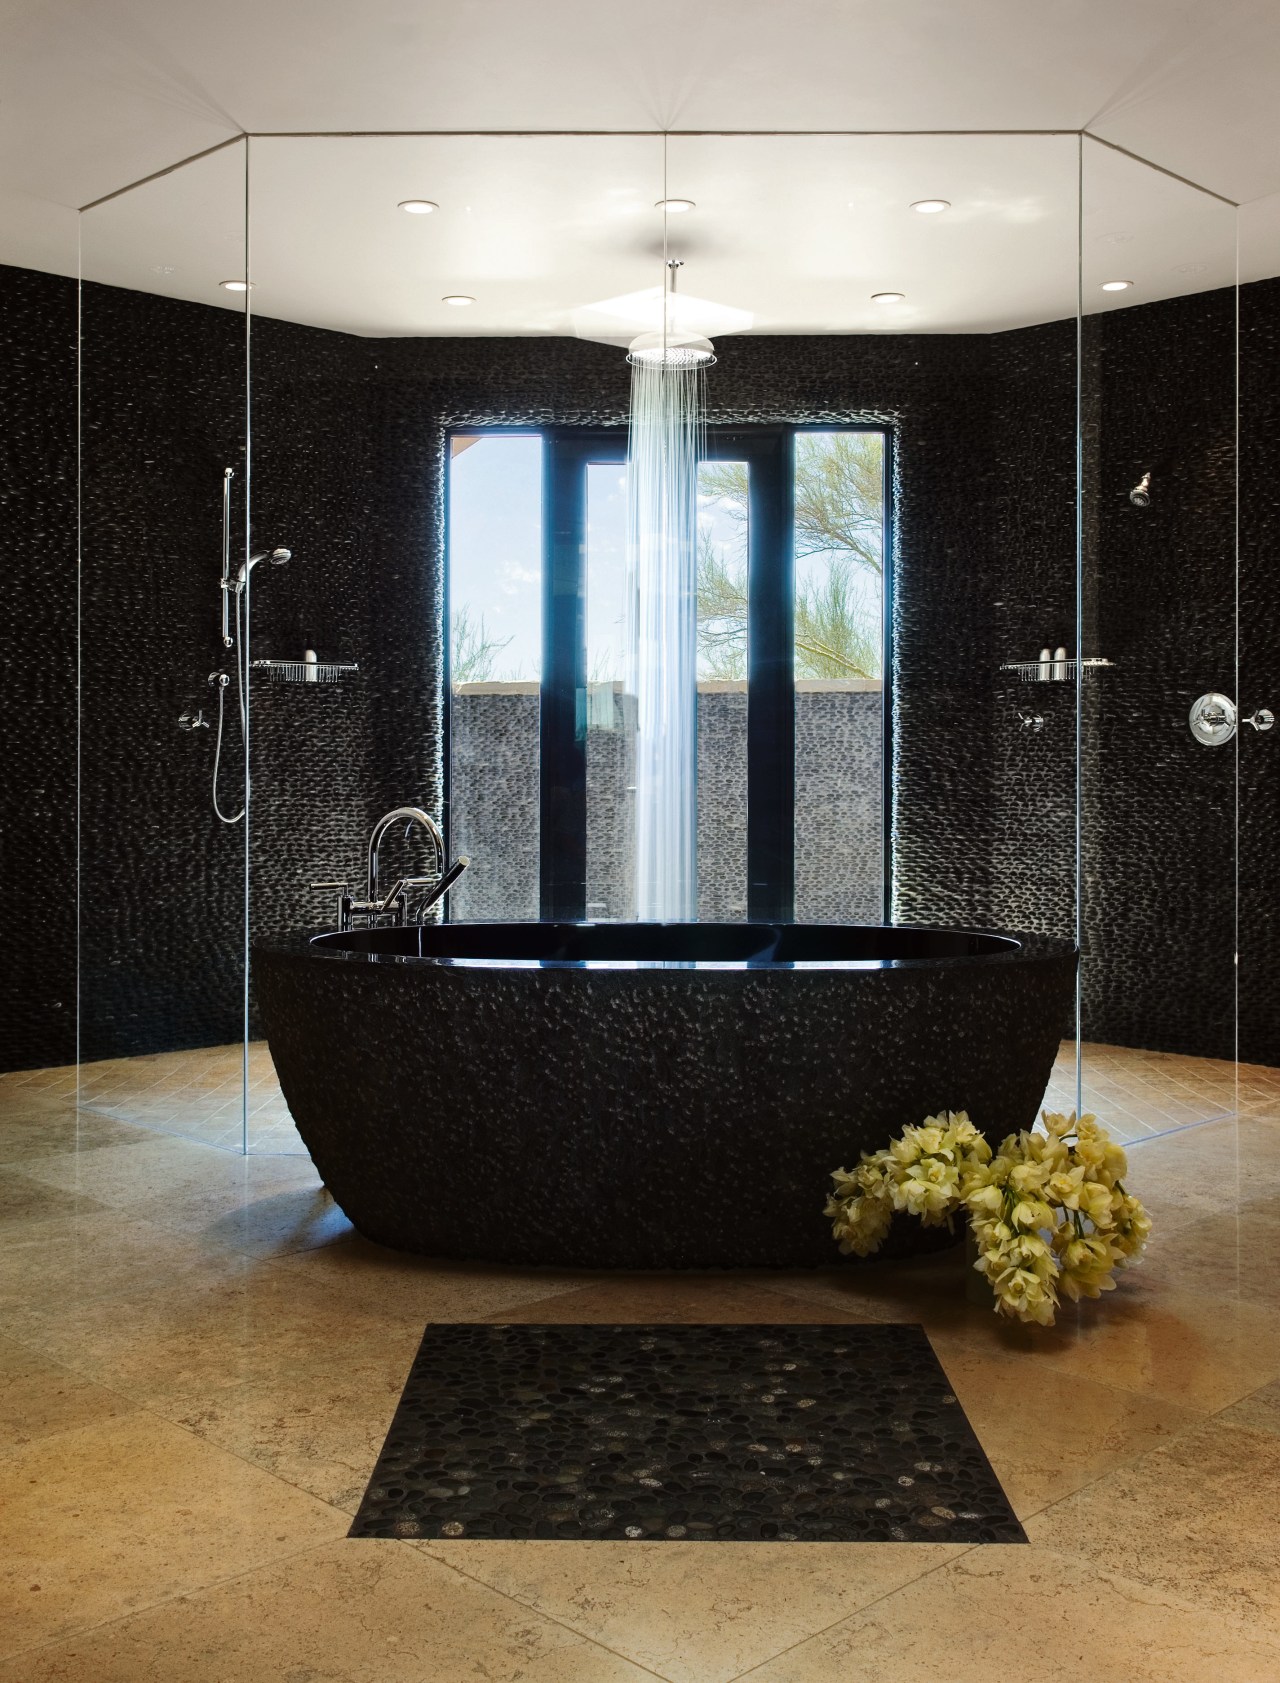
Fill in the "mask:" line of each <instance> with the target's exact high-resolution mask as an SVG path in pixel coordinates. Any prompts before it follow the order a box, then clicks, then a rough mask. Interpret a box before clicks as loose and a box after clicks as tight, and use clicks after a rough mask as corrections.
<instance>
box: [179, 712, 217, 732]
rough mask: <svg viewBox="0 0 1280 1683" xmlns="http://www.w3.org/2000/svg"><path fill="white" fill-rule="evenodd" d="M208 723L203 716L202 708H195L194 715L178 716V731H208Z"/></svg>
mask: <svg viewBox="0 0 1280 1683" xmlns="http://www.w3.org/2000/svg"><path fill="white" fill-rule="evenodd" d="M208 728H209V721H208V719H206V718H205V716H204V708H203V707H197V708H196V710H195V712H194V713H180V714H179V715H178V729H179V730H208Z"/></svg>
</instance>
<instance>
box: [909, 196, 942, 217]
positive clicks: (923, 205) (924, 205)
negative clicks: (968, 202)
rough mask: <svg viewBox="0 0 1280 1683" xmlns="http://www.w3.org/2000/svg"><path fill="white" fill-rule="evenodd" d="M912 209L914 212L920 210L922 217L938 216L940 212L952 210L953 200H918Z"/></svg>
mask: <svg viewBox="0 0 1280 1683" xmlns="http://www.w3.org/2000/svg"><path fill="white" fill-rule="evenodd" d="M911 208H912V210H918V211H919V212H920V214H921V216H936V215H937V214H938V212H939V211H940V210H950V209H951V200H950V199H917V200H916V201H915V203H914V204H913V205H912V206H911Z"/></svg>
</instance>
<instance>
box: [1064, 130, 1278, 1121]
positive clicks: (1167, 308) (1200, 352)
mask: <svg viewBox="0 0 1280 1683" xmlns="http://www.w3.org/2000/svg"><path fill="white" fill-rule="evenodd" d="M1082 194H1083V202H1082V220H1081V227H1082V245H1081V269H1080V274H1081V298H1082V311H1083V320H1082V339H1081V392H1082V422H1083V426H1082V438H1081V445H1082V472H1083V482H1082V500H1081V520H1082V543H1083V548H1082V563H1083V565H1082V575H1081V605H1082V618H1081V647H1080V651H1079V652H1080V654H1081V655H1082V657H1083V660H1082V665H1081V680H1082V682H1081V690H1080V699H1081V738H1080V750H1081V779H1082V781H1081V800H1080V849H1081V857H1080V867H1081V872H1080V876H1081V931H1082V948H1083V957H1082V965H1081V1001H1082V1014H1083V1033H1084V1041H1085V1047H1084V1055H1083V1060H1082V1102H1083V1104H1084V1106H1085V1108H1086V1109H1093V1110H1096V1111H1097V1112H1098V1114H1099V1115H1100V1116H1102V1117H1104V1118H1105V1119H1106V1120H1107V1121H1108V1123H1109V1124H1110V1125H1112V1126H1113V1127H1114V1128H1115V1130H1116V1131H1117V1132H1119V1133H1120V1134H1122V1135H1126V1136H1127V1137H1129V1138H1132V1139H1134V1140H1139V1139H1143V1138H1145V1137H1148V1136H1149V1135H1151V1134H1153V1133H1161V1132H1164V1131H1166V1130H1168V1129H1171V1128H1177V1127H1181V1126H1185V1125H1187V1124H1190V1123H1195V1122H1199V1121H1203V1120H1205V1119H1206V1118H1207V1117H1209V1116H1214V1115H1224V1114H1228V1113H1230V1112H1232V1111H1234V1110H1235V1108H1236V1094H1235V1063H1234V1060H1235V1056H1236V988H1237V975H1236V952H1237V940H1236V932H1237V915H1238V907H1237V857H1238V855H1237V834H1236V824H1237V814H1236V806H1237V787H1238V781H1237V780H1238V776H1239V775H1240V774H1241V773H1242V772H1244V770H1245V768H1246V767H1255V768H1256V767H1257V766H1258V765H1259V764H1260V763H1261V760H1262V757H1263V756H1264V755H1266V754H1267V751H1268V749H1269V748H1270V746H1271V744H1270V743H1269V742H1268V741H1267V740H1266V739H1265V738H1264V737H1263V736H1262V735H1260V734H1258V733H1257V732H1256V731H1255V730H1253V729H1251V728H1250V727H1249V726H1248V725H1247V724H1245V723H1243V722H1241V723H1240V724H1239V725H1237V726H1234V727H1233V724H1232V715H1233V714H1235V713H1236V711H1237V708H1238V704H1239V703H1242V702H1243V703H1244V707H1243V709H1242V710H1240V711H1241V718H1242V719H1243V714H1245V713H1248V712H1249V711H1250V710H1251V709H1252V707H1253V706H1255V705H1256V704H1257V703H1256V701H1255V700H1254V699H1253V697H1252V695H1251V694H1250V695H1244V694H1241V692H1240V682H1241V674H1240V671H1239V669H1238V664H1237V649H1238V639H1239V636H1240V634H1241V632H1242V630H1243V627H1242V624H1241V622H1240V620H1239V617H1238V594H1237V592H1238V573H1237V554H1236V545H1237V534H1236V522H1237V489H1236V488H1237V443H1236V440H1237V389H1236V381H1237V347H1236V310H1237V293H1236V213H1235V208H1234V206H1232V205H1230V204H1228V203H1226V202H1225V201H1224V200H1221V199H1218V198H1215V197H1214V196H1213V195H1212V194H1210V193H1206V192H1201V191H1199V190H1197V189H1196V188H1194V187H1192V186H1190V185H1188V184H1187V183H1186V182H1185V181H1181V180H1178V179H1176V178H1174V177H1172V176H1170V175H1166V174H1164V173H1163V172H1162V171H1159V170H1156V169H1152V168H1149V167H1148V166H1146V165H1144V164H1141V163H1139V162H1137V161H1136V160H1135V159H1133V158H1131V157H1129V156H1127V155H1126V154H1123V153H1120V152H1117V151H1115V150H1114V149H1112V148H1110V147H1107V146H1104V145H1102V144H1100V143H1098V142H1095V141H1092V140H1088V139H1086V140H1085V141H1084V143H1083V156H1082Z"/></svg>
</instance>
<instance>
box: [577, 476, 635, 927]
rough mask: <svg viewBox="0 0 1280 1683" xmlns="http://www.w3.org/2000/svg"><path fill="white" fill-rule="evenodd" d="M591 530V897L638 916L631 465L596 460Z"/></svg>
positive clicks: (617, 914) (605, 914)
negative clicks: (629, 588)
mask: <svg viewBox="0 0 1280 1683" xmlns="http://www.w3.org/2000/svg"><path fill="white" fill-rule="evenodd" d="M586 474H587V530H586V558H585V559H586V566H585V574H586V577H585V589H586V597H587V600H586V637H587V658H586V676H587V694H586V703H587V705H586V733H587V903H586V915H587V917H588V918H591V919H592V920H593V921H596V922H604V921H606V920H608V921H615V920H617V919H620V918H632V917H634V916H635V840H634V838H635V783H636V768H635V717H634V705H633V702H632V698H630V697H628V695H627V693H626V676H627V625H628V616H627V601H626V582H627V553H626V552H627V464H626V463H625V462H623V461H609V462H589V463H588V464H587V468H586Z"/></svg>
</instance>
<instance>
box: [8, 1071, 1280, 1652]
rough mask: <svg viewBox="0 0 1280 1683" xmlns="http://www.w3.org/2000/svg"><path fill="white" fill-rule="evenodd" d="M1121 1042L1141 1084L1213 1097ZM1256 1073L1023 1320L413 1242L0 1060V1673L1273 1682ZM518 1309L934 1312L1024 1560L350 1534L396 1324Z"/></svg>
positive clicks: (1162, 1152)
mask: <svg viewBox="0 0 1280 1683" xmlns="http://www.w3.org/2000/svg"><path fill="white" fill-rule="evenodd" d="M237 1055H238V1054H237ZM1137 1059H1138V1060H1139V1062H1141V1055H1137ZM1133 1060H1134V1055H1132V1054H1130V1062H1129V1064H1128V1068H1129V1075H1128V1080H1129V1082H1130V1084H1131V1085H1135V1084H1136V1085H1137V1086H1138V1087H1139V1088H1140V1091H1139V1092H1138V1093H1136V1094H1135V1093H1133V1092H1130V1093H1129V1098H1130V1100H1131V1102H1132V1104H1133V1105H1138V1106H1141V1105H1145V1104H1146V1103H1147V1102H1148V1101H1151V1102H1154V1100H1153V1099H1152V1094H1153V1093H1163V1096H1164V1103H1165V1105H1166V1106H1168V1105H1177V1104H1186V1105H1189V1106H1190V1107H1191V1109H1193V1110H1194V1109H1197V1108H1198V1109H1200V1110H1212V1109H1213V1108H1214V1106H1215V1105H1217V1104H1218V1103H1220V1102H1222V1101H1223V1099H1224V1095H1229V1096H1231V1097H1232V1098H1233V1099H1234V1098H1235V1097H1236V1096H1237V1088H1236V1084H1235V1081H1234V1075H1233V1073H1232V1072H1230V1071H1227V1070H1224V1069H1222V1068H1221V1067H1217V1068H1216V1069H1215V1068H1214V1067H1206V1068H1202V1069H1192V1068H1190V1067H1189V1066H1190V1065H1191V1064H1193V1063H1195V1062H1196V1060H1186V1061H1185V1063H1179V1064H1175V1065H1173V1066H1172V1070H1173V1073H1172V1074H1171V1075H1168V1076H1167V1078H1166V1077H1161V1075H1160V1072H1161V1070H1162V1069H1167V1068H1168V1067H1169V1066H1168V1065H1167V1063H1165V1062H1163V1061H1162V1060H1159V1059H1156V1060H1154V1061H1151V1060H1148V1061H1146V1062H1142V1063H1141V1067H1138V1063H1135V1062H1134V1061H1133ZM1096 1061H1097V1062H1098V1064H1099V1074H1100V1075H1101V1063H1102V1059H1101V1057H1098V1058H1097V1060H1096ZM1148 1064H1150V1066H1151V1067H1148ZM1125 1070H1126V1060H1125V1058H1123V1057H1117V1058H1115V1059H1114V1060H1113V1067H1112V1069H1111V1078H1112V1079H1114V1080H1115V1081H1116V1083H1117V1085H1118V1086H1123V1082H1124V1079H1125ZM1135 1070H1136V1074H1135V1073H1134V1072H1135ZM219 1074H220V1069H219V1065H218V1059H217V1057H216V1056H214V1055H210V1060H209V1068H208V1070H207V1071H206V1075H207V1078H208V1082H209V1086H210V1088H212V1089H215V1090H216V1087H217V1081H218V1078H219ZM1139 1077H1141V1080H1139ZM1275 1077H1276V1072H1274V1071H1272V1072H1256V1073H1255V1072H1246V1074H1245V1077H1244V1078H1243V1079H1242V1080H1241V1083H1240V1086H1239V1099H1240V1105H1241V1114H1239V1115H1237V1116H1234V1117H1223V1118H1221V1119H1219V1120H1210V1121H1198V1125H1192V1126H1188V1125H1187V1123H1186V1121H1185V1120H1184V1121H1182V1122H1178V1121H1176V1120H1173V1118H1174V1117H1176V1116H1177V1115H1178V1114H1179V1113H1178V1112H1177V1111H1176V1110H1175V1111H1170V1116H1169V1118H1168V1119H1167V1120H1166V1125H1165V1129H1163V1130H1162V1129H1159V1128H1156V1127H1154V1126H1153V1123H1152V1122H1151V1121H1150V1120H1146V1121H1144V1120H1143V1115H1144V1114H1146V1113H1145V1112H1140V1113H1136V1114H1135V1115H1134V1117H1133V1126H1132V1128H1131V1129H1130V1132H1131V1133H1135V1134H1137V1136H1138V1137H1137V1142H1136V1143H1135V1144H1133V1145H1132V1147H1131V1150H1130V1157H1131V1165H1132V1167H1131V1175H1130V1179H1131V1182H1132V1183H1133V1185H1134V1186H1135V1187H1136V1188H1137V1189H1138V1190H1139V1191H1140V1192H1141V1193H1142V1195H1143V1196H1144V1197H1145V1198H1146V1199H1147V1200H1148V1202H1149V1204H1150V1206H1151V1208H1152V1211H1153V1214H1154V1216H1155V1220H1156V1233H1155V1236H1154V1238H1153V1242H1152V1245H1151V1249H1150V1255H1149V1257H1148V1259H1147V1261H1146V1262H1144V1264H1143V1265H1142V1266H1141V1267H1140V1268H1138V1269H1136V1270H1133V1271H1132V1272H1131V1273H1130V1274H1129V1275H1127V1276H1126V1277H1124V1278H1123V1279H1122V1283H1121V1286H1120V1289H1119V1290H1118V1291H1117V1292H1116V1293H1114V1294H1112V1295H1111V1296H1110V1297H1109V1298H1108V1299H1107V1300H1105V1301H1104V1302H1103V1303H1101V1304H1099V1305H1086V1306H1085V1307H1084V1308H1083V1309H1082V1310H1081V1311H1080V1312H1078V1313H1067V1314H1064V1316H1063V1317H1062V1322H1061V1324H1060V1326H1059V1327H1058V1328H1056V1329H1055V1330H1053V1331H1051V1332H1044V1331H1040V1330H1035V1331H1030V1330H1023V1329H1011V1328H1005V1327H1003V1326H1002V1325H1001V1324H1000V1323H998V1322H997V1320H996V1319H995V1317H994V1316H993V1315H992V1314H991V1313H990V1312H989V1311H987V1310H985V1309H981V1308H978V1307H975V1306H973V1305H971V1304H970V1303H968V1302H967V1301H966V1298H965V1294H964V1280H963V1269H962V1267H961V1265H960V1263H959V1261H958V1259H957V1258H956V1257H955V1255H954V1254H953V1255H951V1256H949V1257H945V1258H940V1259H934V1260H930V1261H928V1262H921V1263H916V1264H911V1265H903V1264H898V1265H872V1266H868V1267H864V1268H859V1269H854V1268H849V1269H843V1270H842V1269H833V1270H831V1271H830V1272H826V1273H818V1274H811V1275H764V1274H752V1275H748V1276H737V1275H727V1274H721V1275H687V1276H634V1275H632V1276H614V1277H593V1276H589V1275H572V1274H552V1273H547V1272H538V1271H519V1270H508V1269H498V1268H487V1267H480V1266H464V1265H448V1264H439V1263H431V1262H427V1261H422V1260H418V1259H413V1258H408V1257H403V1256H399V1255H396V1254H394V1253H390V1252H386V1251H382V1250H379V1249H378V1248H377V1247H375V1246H372V1245H369V1244H367V1243H365V1242H364V1241H363V1240H360V1239H359V1238H357V1237H355V1236H354V1235H353V1234H352V1233H351V1230H350V1228H349V1226H348V1225H347V1223H346V1221H345V1220H344V1218H343V1217H342V1215H341V1213H340V1212H339V1211H338V1210H337V1209H336V1208H335V1207H334V1205H333V1204H332V1202H331V1200H330V1199H329V1198H328V1196H327V1195H326V1194H325V1193H324V1191H323V1189H322V1188H321V1187H320V1186H319V1183H318V1181H317V1178H316V1176H315V1173H314V1171H313V1169H312V1168H311V1165H310V1163H309V1161H308V1160H307V1159H306V1158H305V1157H299V1156H294V1155H288V1154H279V1155H262V1156H250V1157H241V1156H236V1155H233V1154H232V1153H231V1152H230V1151H227V1150H219V1149H211V1147H210V1145H209V1144H206V1143H201V1142H200V1141H197V1140H196V1139H193V1138H182V1137H179V1136H178V1134H177V1133H176V1132H175V1131H173V1130H172V1129H165V1128H163V1127H162V1126H160V1124H159V1123H155V1122H153V1124H152V1125H151V1126H147V1127H142V1126H139V1125H137V1123H136V1122H128V1121H124V1120H121V1118H120V1117H119V1116H117V1115H112V1114H109V1109H110V1105H111V1102H112V1101H111V1098H110V1094H109V1092H108V1090H107V1086H106V1084H105V1083H104V1084H103V1086H102V1088H101V1089H100V1091H99V1092H98V1094H97V1097H96V1099H95V1100H94V1102H92V1103H87V1104H84V1105H82V1107H81V1108H80V1109H79V1110H77V1108H76V1103H75V1095H76V1086H75V1081H74V1072H72V1079H71V1081H70V1083H68V1081H67V1079H66V1076H65V1074H64V1073H60V1072H44V1073H43V1075H42V1076H39V1077H36V1076H30V1075H28V1076H25V1077H23V1078H15V1077H5V1078H0V1235H2V1237H3V1243H0V1683H54V1680H55V1679H56V1680H58V1683H467V1680H470V1679H477V1680H478V1679H485V1680H501V1683H507V1680H511V1683H517V1680H518V1683H640V1680H642V1679H648V1680H652V1679H654V1678H657V1679H666V1680H667V1683H730V1680H732V1679H738V1678H746V1677H750V1678H751V1679H753V1683H978V1680H982V1683H987V1680H988V1679H991V1678H999V1679H1001V1680H1004V1683H1041V1680H1042V1679H1048V1678H1056V1677H1059V1676H1064V1675H1072V1676H1078V1677H1081V1678H1088V1679H1089V1680H1090V1683H1275V1680H1277V1679H1280V1503H1277V1500H1276V1489H1277V1487H1278V1484H1280V1298H1278V1296H1277V1287H1276V1283H1275V1282H1276V1276H1277V1270H1278V1268H1280V1205H1278V1204H1277V1199H1276V1192H1277V1187H1278V1186H1280V1102H1277V1100H1276V1099H1275V1098H1274V1097H1273V1098H1271V1099H1270V1100H1268V1097H1267V1095H1268V1093H1269V1092H1271V1093H1274V1088H1273V1087H1271V1086H1269V1083H1271V1082H1273V1081H1274V1080H1275ZM1160 1079H1166V1080H1167V1083H1168V1084H1167V1085H1166V1087H1164V1088H1161V1087H1160ZM1144 1084H1145V1085H1144ZM1174 1084H1176V1087H1175V1085H1174ZM185 1090H187V1091H191V1092H194V1093H197V1094H198V1093H200V1092H201V1091H202V1090H203V1089H202V1087H201V1083H200V1081H199V1079H198V1078H189V1079H188V1080H187V1081H186V1083H185ZM1183 1090H1185V1091H1186V1092H1187V1093H1190V1094H1191V1097H1189V1098H1182V1097H1179V1093H1181V1092H1182V1091H1183ZM120 1091H123V1089H120ZM81 1097H82V1099H83V1098H85V1091H84V1088H83V1087H82V1089H81ZM1245 1106H1247V1107H1248V1109H1247V1112H1246V1111H1245V1108H1244V1107H1245ZM1098 1108H1099V1109H1100V1111H1101V1112H1102V1114H1103V1115H1104V1117H1106V1116H1107V1110H1106V1108H1105V1107H1104V1106H1102V1105H1101V1104H1100V1105H1099V1107H1098ZM175 1116H177V1117H178V1119H179V1121H181V1119H182V1118H181V1109H180V1106H178V1107H177V1108H175V1109H173V1110H171V1111H170V1113H169V1118H168V1120H170V1121H172V1120H173V1118H174V1117H175ZM1108 1119H1111V1118H1108ZM206 1125H212V1124H211V1123H210V1122H209V1119H208V1118H204V1119H201V1120H195V1119H193V1120H191V1126H192V1127H193V1128H196V1127H202V1126H206ZM1168 1130H1173V1131H1168ZM265 1131H266V1130H265V1129H264V1132H265ZM516 1318H521V1319H530V1320H551V1319H565V1320H578V1319H581V1320H588V1319H590V1320H595V1319H603V1320H619V1321H625V1320H628V1319H636V1320H651V1319H674V1320H681V1321H691V1322H697V1321H700V1320H703V1321H727V1320H752V1321H801V1320H824V1321H837V1322H841V1321H858V1320H865V1319H871V1320H910V1321H915V1322H919V1323H922V1324H923V1325H924V1326H925V1327H926V1328H927V1330H928V1332H929V1335H930V1337H931V1338H932V1340H933V1343H934V1346H935V1348H936V1350H937V1352H938V1355H939V1357H940V1359H941V1361H942V1363H943V1365H944V1367H945V1368H946V1370H947V1373H948V1374H949V1376H950V1378H951V1380H952V1383H953V1384H954V1386H955V1389H956V1391H957V1394H958V1395H959V1396H960V1398H961V1401H962V1403H963V1404H964V1407H965V1409H966V1411H967V1412H968V1415H969V1418H970V1419H971V1421H972V1422H973V1425H974V1427H975V1429H976V1431H977V1432H978V1434H979V1437H980V1438H981V1440H982V1442H983V1444H984V1447H985V1448H986V1450H987V1453H988V1455H989V1456H990V1458H991V1461H992V1463H993V1465H994V1467H995V1470H996V1472H997V1474H998V1475H999V1477H1000V1478H1001V1480H1002V1482H1003V1483H1004V1486H1005V1489H1006V1490H1007V1492H1008V1493H1009V1496H1010V1499H1011V1501H1012V1502H1013V1504H1014V1506H1015V1508H1016V1510H1017V1512H1018V1513H1019V1515H1020V1517H1021V1518H1022V1520H1023V1522H1024V1524H1025V1526H1026V1528H1027V1531H1028V1534H1029V1537H1030V1539H1031V1541H1030V1546H1029V1547H986V1548H972V1547H965V1546H948V1545H937V1546H935V1545H913V1544H886V1545H872V1544H859V1545H855V1544H849V1545H823V1544H727V1543H715V1544H684V1543H628V1544H612V1543H582V1544H578V1543H482V1542H474V1543H472V1542H456V1543H444V1542H437V1543H429V1544H412V1543H407V1542H391V1541H386V1542H382V1541H379V1542H370V1541H352V1540H348V1539H347V1538H346V1537H345V1532H346V1529H347V1527H348V1524H349V1522H350V1516H351V1514H352V1512H353V1511H354V1509H355V1506H356V1504H357V1502H358V1500H359V1496H360V1493H361V1490H362V1488H363V1485H364V1482H365V1480H366V1479H367V1477H368V1474H369V1471H370V1469H371V1467H372V1465H373V1462H374V1459H375V1457H376V1454H377V1451H378V1448H379V1446H380V1443H381V1440H382V1437H383V1434H384V1433H385V1430H386V1427H387V1424H388V1422H389V1420H390V1417H391V1413H392V1411H393V1409H394V1406H395V1401H396V1398H397V1395H398V1393H399V1388H400V1385H401V1383H402V1381H403V1379H404V1377H405V1374H406V1372H407V1370H408V1366H409V1363H410V1361H411V1358H412V1355H413V1352H414V1350H415V1348H416V1345H417V1342H418V1339H419V1337H420V1335H421V1331H422V1327H423V1324H424V1323H425V1322H427V1321H428V1320H450V1319H458V1320H481V1319H498V1320H510V1319H516Z"/></svg>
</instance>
